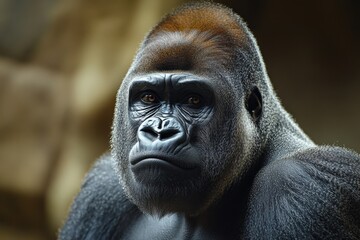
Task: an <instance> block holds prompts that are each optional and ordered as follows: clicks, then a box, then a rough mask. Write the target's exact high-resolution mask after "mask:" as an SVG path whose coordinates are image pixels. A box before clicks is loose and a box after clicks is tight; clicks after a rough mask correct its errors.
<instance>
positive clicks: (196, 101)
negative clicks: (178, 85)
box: [187, 95, 201, 107]
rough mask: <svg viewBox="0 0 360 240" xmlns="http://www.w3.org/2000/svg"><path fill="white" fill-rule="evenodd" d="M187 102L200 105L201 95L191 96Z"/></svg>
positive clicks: (195, 105)
mask: <svg viewBox="0 0 360 240" xmlns="http://www.w3.org/2000/svg"><path fill="white" fill-rule="evenodd" d="M187 104H189V105H192V106H194V107H197V106H200V104H201V99H200V97H199V96H196V95H193V96H190V97H189V98H188V99H187Z"/></svg>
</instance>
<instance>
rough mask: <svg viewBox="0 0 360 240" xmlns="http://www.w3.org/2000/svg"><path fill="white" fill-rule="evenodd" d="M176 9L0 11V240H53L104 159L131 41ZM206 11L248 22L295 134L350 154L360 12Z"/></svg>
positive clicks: (254, 2) (36, 1)
mask: <svg viewBox="0 0 360 240" xmlns="http://www.w3.org/2000/svg"><path fill="white" fill-rule="evenodd" d="M183 2H186V1H183V0H153V1H149V0H108V1H100V0H76V1H74V0H33V1H26V0H3V1H1V2H0V239H54V238H55V237H56V232H57V229H58V228H59V226H60V225H61V224H62V222H63V219H64V217H65V216H66V214H67V210H68V207H69V204H70V202H71V200H72V199H73V196H74V194H75V193H76V192H77V191H78V189H79V186H80V183H81V179H82V178H83V177H84V174H85V173H86V171H87V170H88V169H89V167H90V166H91V164H92V163H93V162H94V161H95V160H96V158H97V157H98V156H99V155H101V154H102V153H104V152H106V151H107V150H108V148H109V136H110V126H111V121H112V114H113V107H114V100H115V94H116V91H117V88H118V87H119V85H120V83H121V79H122V78H123V76H124V74H125V73H126V71H127V68H128V67H129V65H130V63H131V60H132V58H133V56H134V54H135V51H136V49H137V47H138V46H139V43H140V41H141V40H142V38H143V37H144V35H145V34H146V33H147V32H148V31H149V30H150V28H151V27H152V26H153V25H154V24H155V23H156V22H157V21H158V20H159V19H160V18H161V16H162V15H163V14H164V13H166V12H168V11H169V10H171V9H172V8H174V7H176V6H178V5H180V4H182V3H183ZM218 2H221V3H224V4H225V5H227V6H229V7H232V8H233V9H234V10H235V11H236V12H237V13H239V14H240V15H241V16H242V17H243V18H244V19H245V21H246V22H247V23H248V25H249V27H250V29H251V30H252V31H253V33H254V35H255V37H256V38H257V40H258V43H259V46H260V49H261V51H262V53H263V57H264V60H265V63H266V66H267V70H268V73H269V76H270V78H271V80H272V82H273V85H274V88H275V90H276V91H277V93H278V96H279V97H280V99H281V100H282V103H283V105H284V106H285V108H286V109H287V110H288V111H289V112H290V113H291V114H292V115H293V116H294V118H295V119H296V121H297V122H298V123H299V124H300V126H301V127H302V128H303V129H304V130H305V132H306V133H307V134H308V135H309V136H310V137H311V138H312V139H313V140H314V141H315V142H316V143H319V144H331V145H332V144H336V145H340V146H345V147H349V148H352V149H354V150H356V151H360V144H359V143H360V136H359V135H360V124H359V123H360V108H359V105H360V94H359V93H360V57H359V56H360V44H359V43H360V1H358V0H328V1H325V0H322V1H321V0H317V1H313V0H302V1H287V0H277V1H270V0H237V1H235V0H232V1H231V0H224V1H218Z"/></svg>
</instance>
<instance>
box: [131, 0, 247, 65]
mask: <svg viewBox="0 0 360 240" xmlns="http://www.w3.org/2000/svg"><path fill="white" fill-rule="evenodd" d="M245 28H246V27H245V26H244V25H242V23H241V20H240V18H239V16H238V15H235V14H234V13H233V12H232V11H231V10H230V9H228V8H225V7H222V6H218V5H214V4H206V3H205V4H204V3H202V4H192V5H188V6H186V7H184V8H181V9H179V10H178V11H176V12H174V13H172V14H170V15H168V16H166V17H165V18H164V19H163V20H162V21H161V22H160V23H159V24H158V25H157V26H156V27H155V28H154V29H153V30H152V31H151V32H150V33H149V35H148V37H147V38H146V40H145V42H144V48H143V49H142V51H141V52H140V62H139V63H140V65H138V69H142V70H146V71H162V70H200V71H201V70H203V69H211V68H214V67H221V66H226V64H228V63H229V62H232V61H231V60H233V57H234V54H235V52H234V48H239V47H240V48H241V47H244V46H246V43H247V39H248V37H247V33H246V30H245Z"/></svg>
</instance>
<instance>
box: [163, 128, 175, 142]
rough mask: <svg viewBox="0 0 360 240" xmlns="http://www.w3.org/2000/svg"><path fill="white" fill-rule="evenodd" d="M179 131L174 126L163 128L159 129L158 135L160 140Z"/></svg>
mask: <svg viewBox="0 0 360 240" xmlns="http://www.w3.org/2000/svg"><path fill="white" fill-rule="evenodd" d="M179 132H180V131H179V130H178V129H176V128H169V129H164V130H162V131H160V134H159V137H160V140H162V139H168V138H171V137H172V136H174V135H176V134H178V133H179Z"/></svg>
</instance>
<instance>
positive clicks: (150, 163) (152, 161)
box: [132, 158, 186, 171]
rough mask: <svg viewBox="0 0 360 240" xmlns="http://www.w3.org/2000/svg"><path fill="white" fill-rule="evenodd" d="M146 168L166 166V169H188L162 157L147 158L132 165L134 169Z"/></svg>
mask: <svg viewBox="0 0 360 240" xmlns="http://www.w3.org/2000/svg"><path fill="white" fill-rule="evenodd" d="M142 168H144V169H146V168H160V169H161V168H164V170H165V169H169V170H172V171H185V170H186V169H184V168H181V167H178V166H176V165H174V164H171V163H169V162H167V161H164V160H162V159H158V158H146V159H143V160H141V161H140V162H138V163H136V164H134V165H132V169H134V170H136V169H142Z"/></svg>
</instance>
